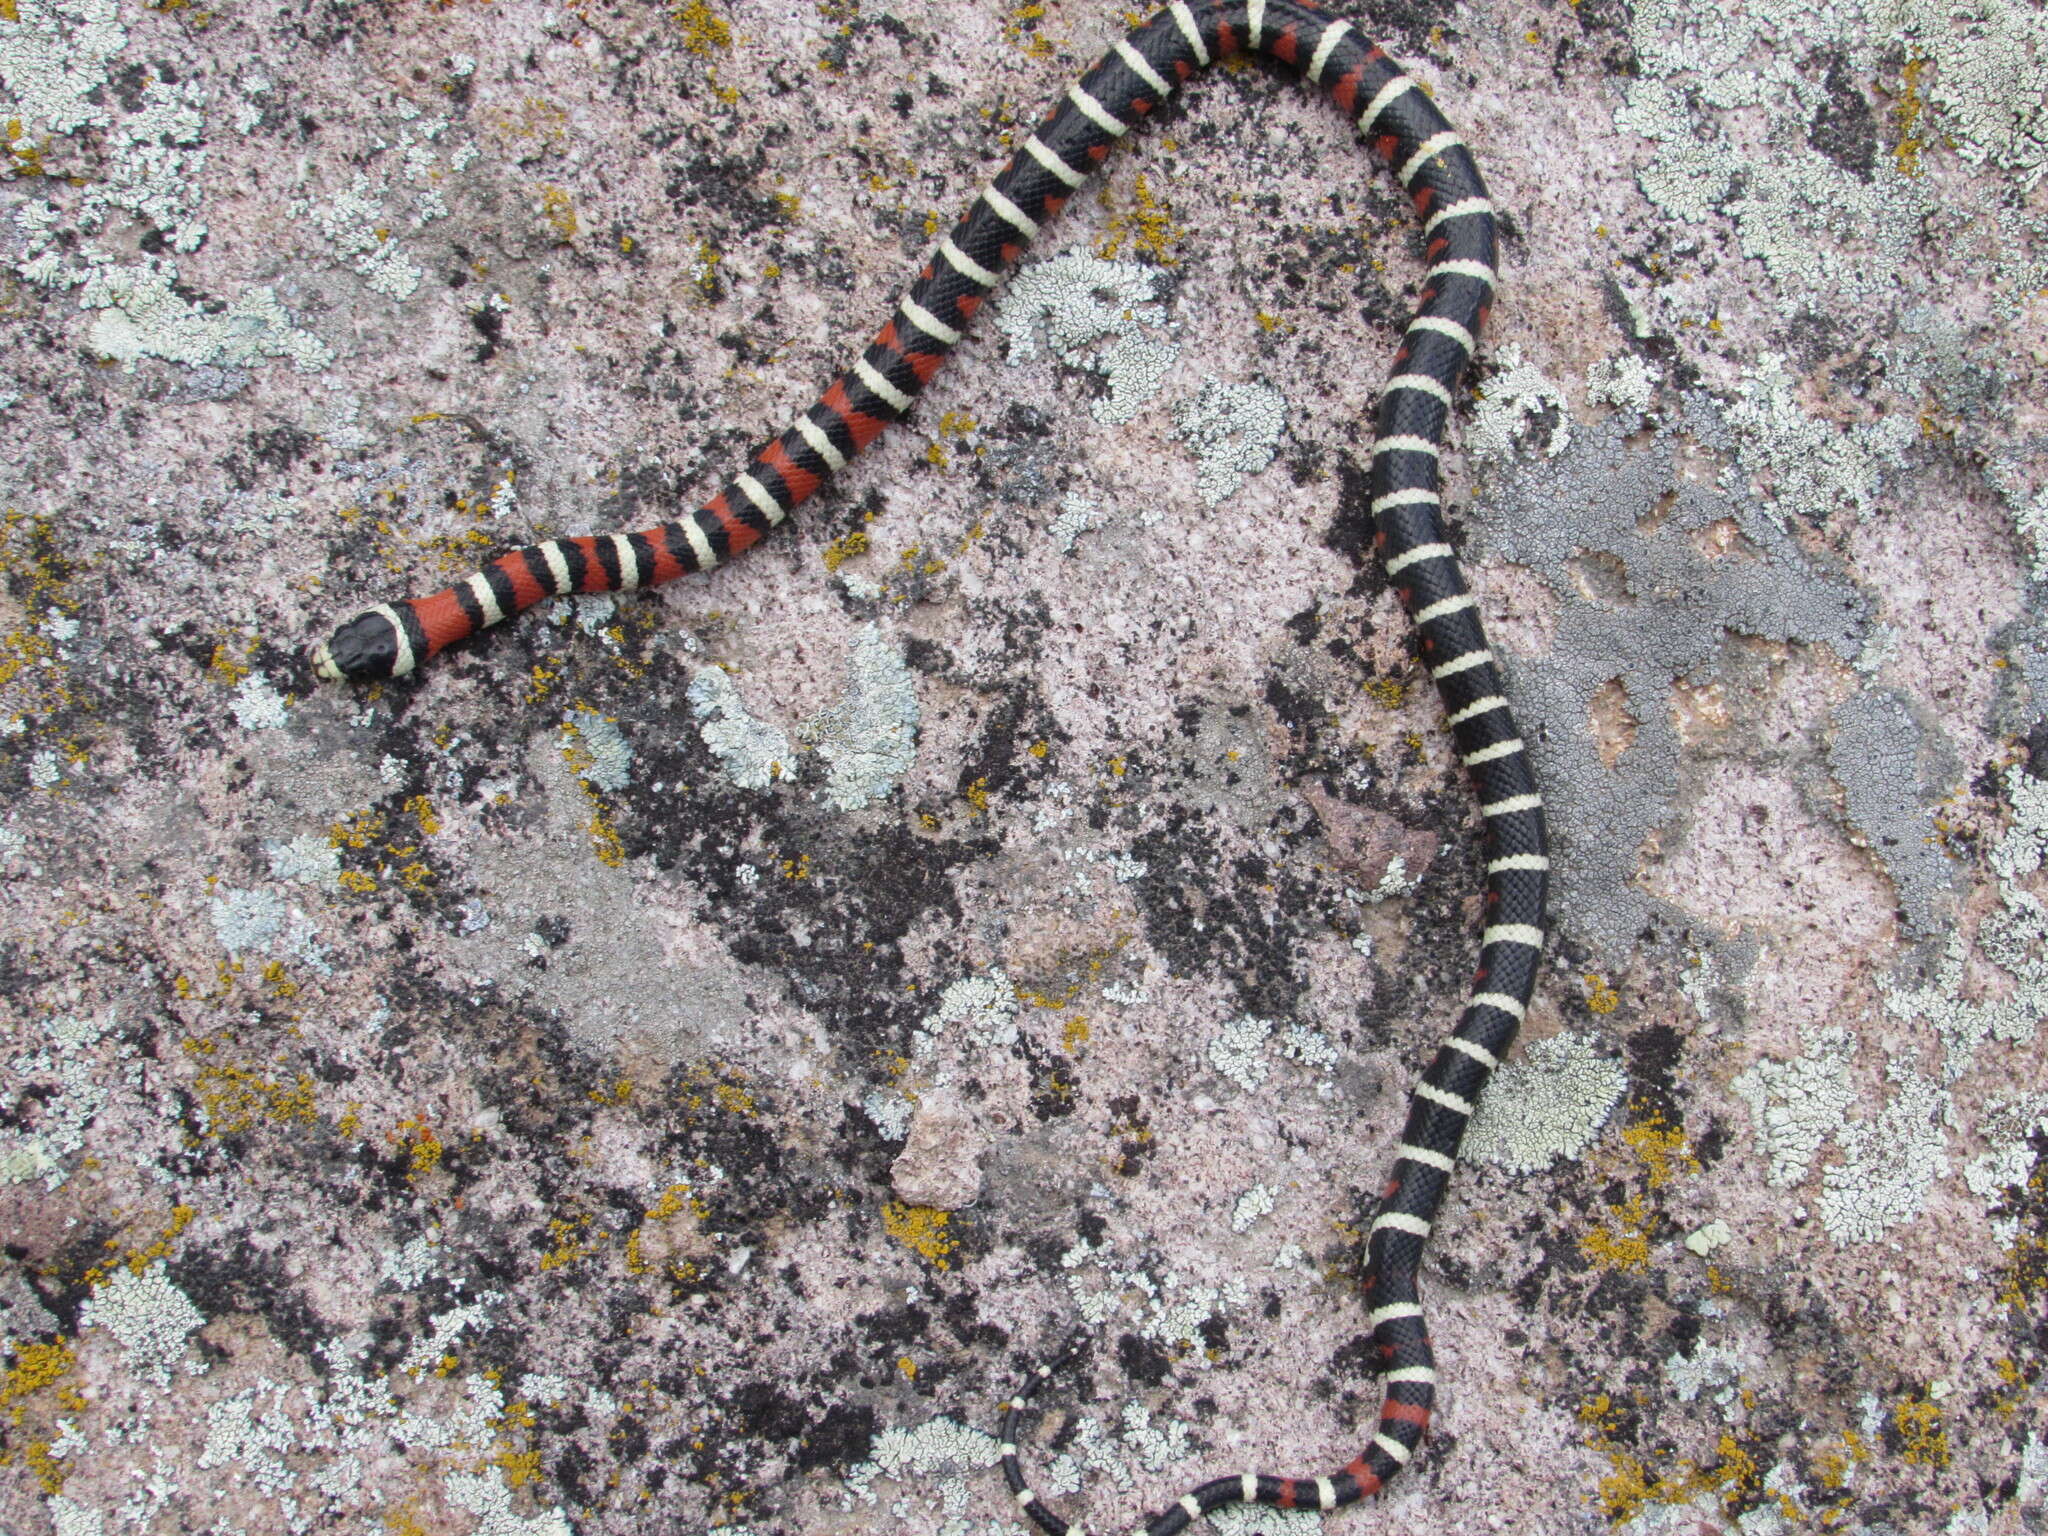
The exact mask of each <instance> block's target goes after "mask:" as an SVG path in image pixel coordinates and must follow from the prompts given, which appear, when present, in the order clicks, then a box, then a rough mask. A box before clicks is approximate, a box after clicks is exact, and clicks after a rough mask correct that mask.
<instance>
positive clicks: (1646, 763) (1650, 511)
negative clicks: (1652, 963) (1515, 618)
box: [1474, 404, 1864, 948]
mask: <svg viewBox="0 0 2048 1536" xmlns="http://www.w3.org/2000/svg"><path fill="white" fill-rule="evenodd" d="M1688 440H1693V441H1701V440H1703V441H1705V442H1706V443H1708V444H1710V445H1712V444H1717V443H1725V442H1726V441H1727V440H1728V439H1727V429H1726V427H1725V426H1724V425H1722V424H1721V422H1720V420H1719V418H1718V417H1717V416H1716V415H1715V414H1714V413H1713V412H1712V410H1711V408H1710V407H1707V406H1705V405H1704V404H1701V405H1698V406H1695V407H1694V408H1693V409H1692V410H1690V411H1689V412H1688V414H1687V416H1686V418H1685V419H1684V424H1683V425H1682V426H1679V425H1666V426H1664V427H1662V428H1660V429H1659V431H1658V433H1657V436H1656V437H1655V438H1654V439H1653V440H1652V441H1651V442H1650V443H1649V444H1647V445H1645V446H1642V447H1634V446H1631V445H1630V443H1629V442H1628V441H1627V440H1626V438H1625V437H1624V435H1623V433H1622V431H1621V430H1620V428H1619V427H1618V426H1616V425H1615V424H1613V423H1612V422H1608V423H1601V424H1597V425H1595V426H1593V427H1590V428H1586V429H1584V430H1582V431H1580V432H1578V433H1576V434H1574V436H1573V438H1572V441H1571V443H1570V445H1569V446H1567V447H1566V448H1564V449H1563V450H1562V451H1561V452H1560V453H1559V454H1558V455H1557V456H1556V457H1555V458H1553V459H1549V460H1547V461H1544V462H1543V463H1541V464H1540V465H1538V466H1528V465H1522V464H1516V465H1513V466H1512V467H1509V468H1507V469H1506V470H1504V471H1503V473H1502V474H1500V475H1499V476H1497V477H1495V479H1494V480H1493V481H1492V482H1490V484H1489V487H1488V489H1487V492H1486V495H1485V500H1484V503H1483V507H1482V510H1481V512H1480V515H1479V516H1478V517H1477V518H1476V519H1475V527H1474V543H1475V544H1476V545H1477V546H1478V547H1479V549H1480V550H1481V551H1482V552H1483V554H1484V555H1485V556H1486V557H1489V558H1492V559H1496V560H1505V561H1512V562H1515V563H1516V564H1519V565H1524V566H1527V567H1530V568H1532V569H1533V570H1535V571H1536V572H1537V573H1538V574H1539V575H1540V576H1542V577H1543V578H1544V580H1545V582H1546V583H1547V584H1548V586H1549V588H1550V590H1551V595H1552V599H1553V601H1554V602H1555V604H1556V609H1555V621H1554V623H1555V628H1554V631H1553V633H1554V636H1555V638H1554V640H1553V641H1552V645H1551V649H1550V652H1549V654H1548V655H1547V656H1544V657H1541V658H1532V659H1527V660H1520V659H1518V660H1515V661H1513V662H1511V664H1510V671H1511V673H1512V676H1513V681H1514V684H1515V690H1516V693H1515V697H1516V705H1517V708H1518V709H1519V710H1521V711H1523V712H1525V713H1526V714H1527V715H1528V716H1529V717H1530V718H1532V719H1536V720H1541V721H1542V722H1544V725H1545V727H1546V729H1545V732H1544V735H1543V736H1542V737H1541V738H1539V739H1538V741H1537V742H1536V744H1535V745H1534V746H1533V748H1532V752H1533V755H1534V757H1535V759H1536V764H1537V768H1538V771H1539V773H1540V775H1541V777H1542V780H1543V783H1544V785H1545V800H1546V805H1547V807H1548V809H1549V811H1550V815H1551V824H1552V827H1553V832H1554V836H1555V837H1556V839H1557V843H1558V846H1559V849H1560V856H1559V857H1558V859H1557V861H1556V875H1555V879H1556V889H1557V905H1558V911H1559V914H1560V916H1561V918H1562V920H1563V922H1564V923H1565V925H1566V926H1567V928H1568V929H1569V930H1571V931H1573V932H1575V933H1577V934H1579V935H1580V936H1582V937H1584V938H1585V939H1587V940H1589V941H1592V942H1595V943H1597V944H1600V945H1603V946H1612V947H1617V948H1618V947H1619V946H1621V945H1623V944H1625V943H1626V942H1627V940H1628V939H1630V938H1631V937H1632V936H1633V935H1634V934H1635V933H1636V932H1637V931H1638V930H1639V929H1640V928H1641V927H1642V924H1643V921H1644V919H1645V918H1646V917H1647V916H1648V915H1649V913H1650V903H1649V900H1648V898H1647V897H1646V896H1645V895H1644V893H1643V891H1642V889H1641V886H1640V883H1639V880H1638V875H1639V872H1640V857H1641V855H1640V850H1641V848H1642V846H1643V844H1644V841H1645V839H1646V838H1648V837H1649V836H1650V834H1651V833H1652V831H1653V830H1655V829H1656V828H1657V827H1658V826H1659V825H1661V824H1662V823H1663V822H1664V820H1665V819H1666V817H1667V815H1668V814H1669V810H1670V808H1671V807H1672V805H1673V804H1674V802H1675V798H1676V796H1677V794H1678V790H1679V766H1680V760H1681V743H1680V740H1679V737H1678V735H1677V732H1676V729H1675V727H1674V723H1673V711H1672V708H1671V700H1672V698H1673V690H1674V687H1676V686H1677V685H1678V684H1679V683H1680V682H1681V681H1683V682H1684V683H1686V684H1688V685H1692V686H1698V685H1703V684H1706V683H1709V682H1711V681H1712V680H1713V679H1714V678H1715V677H1716V676H1717V675H1718V673H1719V672H1720V670H1721V668H1722V665H1723V656H1724V648H1725V646H1726V644H1727V642H1728V640H1729V638H1730V637H1731V636H1752V637H1755V638H1758V639H1765V640H1771V641H1776V642H1780V643H1786V642H1789V643H1794V644H1803V645H1816V646H1818V645H1825V646H1827V647H1829V648H1830V649H1831V650H1833V651H1834V652H1835V653H1836V654H1837V655H1840V656H1842V657H1843V658H1844V659H1847V658H1848V657H1851V656H1853V655H1854V654H1855V653H1856V650H1857V647H1858V645H1859V643H1860V638H1859V637H1860V624H1861V617H1862V613H1863V609H1864V604H1863V601H1862V599H1861V598H1860V596H1859V595H1858V594H1857V593H1856V591H1855V589H1854V588H1853V587H1852V586H1850V585H1849V584H1848V583H1847V582H1845V581H1844V580H1842V579H1841V578H1840V577H1839V576H1837V575H1833V574H1830V573H1829V572H1828V571H1827V570H1826V569H1825V568H1823V567H1822V566H1821V565H1820V564H1819V563H1818V562H1816V561H1815V560H1813V559H1812V558H1811V557H1809V556H1808V555H1806V554H1805V553H1804V552H1803V551H1802V550H1801V549H1800V548H1799V547H1798V546H1797V545H1796V544H1795V543H1794V542H1793V541H1792V540H1791V539H1790V538H1788V537H1787V536H1786V535H1785V534H1784V533H1782V532H1781V531H1780V530H1779V529H1777V528H1776V527H1775V526H1774V525H1773V524H1772V523H1771V522H1770V520H1769V519H1767V518H1765V517H1763V516H1761V515H1760V512H1759V509H1758V508H1757V507H1756V506H1755V504H1754V503H1752V502H1750V501H1749V500H1747V499H1746V498H1743V497H1739V496H1731V495H1728V494H1724V493H1723V492H1722V491H1721V490H1719V489H1715V488H1710V487H1706V486H1702V485H1701V484H1699V483H1697V482H1696V481H1693V480H1690V479H1686V478H1682V477H1681V476H1680V475H1679V474H1678V472H1677V463H1678V455H1679V453H1680V452H1681V450H1682V447H1683V446H1684V443H1685V442H1686V441H1688ZM1721 523H1727V524H1730V525H1733V526H1736V527H1740V528H1741V529H1742V530H1743V532H1744V533H1745V535H1746V537H1747V538H1748V540H1749V542H1750V543H1751V544H1752V545H1753V546H1754V548H1755V550H1756V554H1755V555H1754V556H1744V555H1733V556H1720V557H1717V556H1716V555H1714V554H1711V553H1708V552H1707V550H1705V549H1703V548H1702V546H1701V543H1700V542H1699V539H1698V536H1699V535H1701V534H1703V533H1705V532H1706V531H1707V530H1709V529H1711V528H1713V527H1714V526H1715V525H1717V524H1721ZM1646 529H1647V531H1646ZM1711 548H1712V546H1711V545H1708V546H1707V549H1711ZM1592 555H1598V556H1600V557H1602V558H1604V559H1605V560H1607V561H1611V562H1612V564H1611V566H1609V567H1607V570H1608V572H1609V573H1610V574H1608V575H1607V576H1604V577H1602V579H1601V580H1599V581H1597V582H1589V580H1588V578H1587V576H1586V574H1585V573H1586V572H1587V571H1588V570H1589V569H1592V568H1593V567H1589V565H1588V560H1589V558H1590V557H1591V556H1592ZM1617 685H1618V686H1619V687H1620V689H1621V691H1622V692H1623V694H1624V695H1625V696H1626V698H1627V700H1628V701H1629V714H1630V716H1631V717H1632V718H1633V719H1634V720H1635V721H1636V722H1637V724H1636V729H1635V731H1634V734H1633V737H1632V739H1631V740H1630V741H1629V743H1628V747H1627V750H1626V751H1625V752H1621V753H1618V754H1613V755H1614V761H1613V763H1612V766H1609V765H1608V764H1607V763H1606V762H1605V761H1603V746H1605V747H1606V748H1607V750H1608V752H1610V753H1611V752H1612V745H1613V744H1612V742H1611V740H1609V741H1607V742H1604V743H1603V740H1602V739H1601V738H1600V737H1599V736H1597V735H1596V734H1595V731H1594V728H1593V722H1594V720H1595V719H1596V718H1597V710H1598V707H1599V701H1600V700H1601V699H1602V698H1603V697H1607V696H1610V695H1611V694H1612V692H1613V690H1614V688H1615V687H1616V686H1617Z"/></svg>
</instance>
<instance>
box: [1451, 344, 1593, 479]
mask: <svg viewBox="0 0 2048 1536" xmlns="http://www.w3.org/2000/svg"><path fill="white" fill-rule="evenodd" d="M1493 361H1494V372H1493V373H1492V374H1490V375H1489V376H1488V377H1487V379H1486V382H1485V383H1484V384H1482V385H1480V386H1479V388H1478V389H1476V390H1475V391H1474V392H1473V393H1474V394H1476V395H1477V396H1478V399H1479V409H1478V411H1477V413H1476V414H1475V415H1474V417H1473V420H1472V426H1471V428H1470V429H1469V430H1468V431H1467V432H1466V434H1465V445H1466V447H1467V448H1468V449H1469V450H1470V451H1471V452H1472V453H1474V454H1477V455H1478V456H1479V457H1481V458H1492V459H1505V458H1512V457H1513V456H1514V452H1515V444H1516V442H1517V441H1518V440H1519V439H1520V438H1521V436H1522V434H1523V433H1524V432H1525V431H1527V430H1528V429H1529V428H1530V427H1531V426H1533V425H1536V424H1537V423H1539V422H1542V421H1544V420H1545V419H1546V418H1547V419H1548V420H1549V422H1550V430H1549V431H1548V432H1547V433H1545V434H1544V437H1543V456H1544V457H1545V458H1547V459H1554V458H1556V457H1557V456H1558V455H1559V454H1560V453H1562V452H1564V450H1565V449H1566V448H1567V447H1569V446H1570V445H1571V440H1572V419H1571V405H1570V404H1569V402H1567V401H1566V399H1565V397H1564V389H1563V387H1562V386H1561V385H1559V384H1557V383H1554V382H1553V381H1552V380H1550V379H1548V378H1546V377H1545V376H1544V374H1543V371H1542V370H1541V369H1539V368H1538V367H1537V366H1536V365H1535V364H1534V363H1532V362H1529V361H1527V360H1526V359H1525V358H1524V357H1523V356H1522V349H1521V348H1520V347H1519V346H1517V345H1516V344H1515V343H1513V342H1509V343H1508V344H1507V345H1506V346H1504V347H1502V348H1501V349H1500V350H1499V351H1498V352H1496V353H1495V354H1494V357H1493Z"/></svg>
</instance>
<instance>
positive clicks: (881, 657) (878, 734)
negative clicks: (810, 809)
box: [797, 624, 918, 811]
mask: <svg viewBox="0 0 2048 1536" xmlns="http://www.w3.org/2000/svg"><path fill="white" fill-rule="evenodd" d="M917 722H918V704H917V683H916V680H915V679H914V678H913V677H912V675H911V671H910V667H909V665H908V663H906V662H905V661H904V659H903V654H902V652H901V651H900V650H899V649H897V648H896V647H894V646H892V645H890V643H889V642H888V641H887V640H886V639H884V638H883V637H882V632H881V629H880V628H879V627H878V626H876V625H873V624H869V625H866V626H865V627H863V628H862V630H861V631H860V633H859V634H858V635H857V636H855V638H854V642H853V654H852V655H851V656H849V657H848V658H847V663H846V693H845V694H844V696H842V697H841V699H840V700H839V702H838V703H837V704H834V705H832V706H831V707H830V708H827V709H823V710H820V711H819V712H818V713H817V714H815V715H812V716H811V717H810V718H809V719H807V720H805V721H804V722H803V724H802V725H800V726H799V727H798V728H797V735H798V736H799V737H800V738H801V739H802V740H804V741H806V742H808V743H810V744H811V745H813V746H815V747H816V748H817V751H818V756H819V757H821V758H823V759H824V761H825V787H824V788H823V789H822V790H820V791H819V794H820V796H821V797H822V798H823V799H825V800H828V801H830V802H831V803H832V804H833V805H834V806H836V807H837V808H838V809H840V810H842V811H858V810H860V809H862V808H863V807H865V806H868V805H872V804H873V803H874V802H876V801H877V800H880V799H882V798H883V797H885V796H886V795H888V794H889V793H890V791H892V790H894V789H895V787H896V785H897V784H898V782H899V781H901V779H902V777H903V775H904V774H906V773H908V772H909V771H910V765H911V763H912V761H913V760H914V759H915V758H916V756H917Z"/></svg>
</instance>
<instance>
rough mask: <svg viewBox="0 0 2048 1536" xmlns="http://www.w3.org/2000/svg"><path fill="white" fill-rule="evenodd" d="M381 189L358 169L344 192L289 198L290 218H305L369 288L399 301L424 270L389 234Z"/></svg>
mask: <svg viewBox="0 0 2048 1536" xmlns="http://www.w3.org/2000/svg"><path fill="white" fill-rule="evenodd" d="M382 190H383V189H382V188H380V187H377V186H374V185H373V184H372V183H371V181H370V178H369V176H368V175H367V174H365V173H364V172H362V171H357V172H356V174H355V180H354V181H353V183H351V185H350V186H349V189H348V190H347V191H346V192H335V193H330V194H329V195H327V196H326V197H321V198H308V199H304V200H301V201H299V202H296V203H293V204H292V206H291V213H292V216H293V217H294V218H302V219H306V218H309V219H311V220H312V221H313V224H314V225H315V227H317V228H318V229H319V231H320V233H321V234H322V235H323V236H325V237H326V240H327V243H328V244H329V245H331V246H332V247H333V248H334V251H335V254H336V255H338V256H340V257H341V258H342V259H343V260H344V261H346V262H348V264H349V265H350V266H352V267H354V268H355V270H356V271H357V272H358V273H360V274H361V275H362V278H363V281H364V283H365V284H366V285H367V286H368V287H369V288H370V290H371V291H372V292H375V293H381V294H383V295H384V296H385V297H386V298H390V299H396V300H399V301H400V302H403V301H404V300H406V299H409V298H411V297H412V296H413V294H415V293H416V292H418V291H419V286H420V283H421V281H422V280H423V279H424V278H425V277H426V273H425V272H424V271H422V270H421V268H420V265H419V263H418V262H416V261H414V260H413V259H412V258H411V257H410V256H407V255H406V254H405V252H404V250H403V248H402V247H400V245H399V243H398V242H397V241H396V240H394V239H392V238H391V231H390V229H389V227H388V225H389V223H390V221H389V220H388V219H387V218H386V217H385V216H384V211H383V207H382V205H381V201H380V199H381V196H382Z"/></svg>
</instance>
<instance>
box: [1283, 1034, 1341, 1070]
mask: <svg viewBox="0 0 2048 1536" xmlns="http://www.w3.org/2000/svg"><path fill="white" fill-rule="evenodd" d="M1280 1054H1281V1055H1283V1056H1285V1057H1286V1058H1287V1059H1288V1060H1289V1061H1298V1062H1300V1063H1301V1064H1302V1065H1303V1066H1304V1067H1313V1068H1315V1069H1316V1070H1318V1071H1322V1072H1329V1071H1332V1070H1334V1069H1335V1068H1336V1065H1337V1047H1336V1046H1334V1045H1332V1044H1331V1043H1330V1037H1329V1036H1328V1035H1326V1034H1324V1033H1323V1032H1322V1031H1321V1030H1319V1029H1311V1028H1309V1026H1308V1025H1306V1024H1290V1025H1288V1026H1287V1027H1286V1028H1285V1029H1283V1030H1281V1031H1280Z"/></svg>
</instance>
